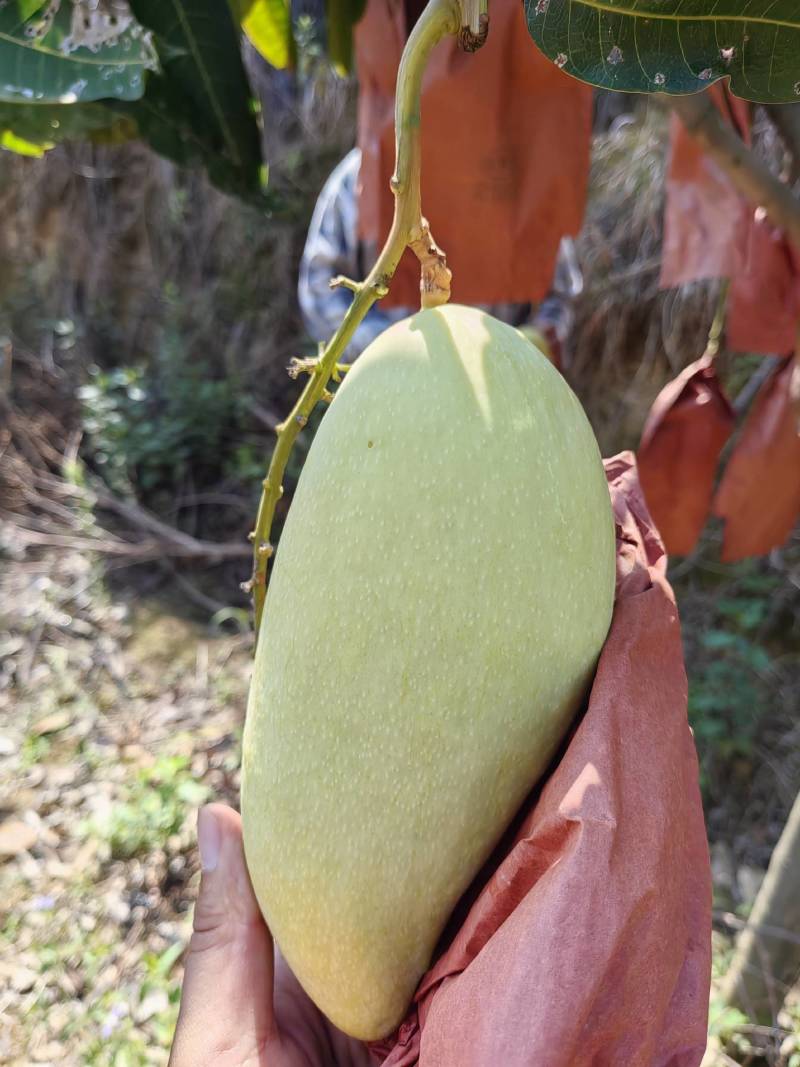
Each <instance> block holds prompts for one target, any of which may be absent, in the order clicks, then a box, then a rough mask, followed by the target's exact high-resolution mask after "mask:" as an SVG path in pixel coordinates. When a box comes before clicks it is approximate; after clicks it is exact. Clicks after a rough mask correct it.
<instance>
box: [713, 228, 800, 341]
mask: <svg viewBox="0 0 800 1067" xmlns="http://www.w3.org/2000/svg"><path fill="white" fill-rule="evenodd" d="M798 325H800V252H798V251H797V250H796V249H795V248H794V246H793V245H792V244H791V243H790V242H789V241H788V240H787V239H786V236H785V234H784V233H783V230H779V229H776V228H775V227H774V226H773V225H772V223H771V222H770V221H769V219H767V218H765V217H762V216H761V215H760V214H758V213H755V214H754V216H753V219H752V221H751V224H750V229H749V233H748V249H747V257H746V267H745V268H744V269H743V270H741V271H740V272H739V273H738V274H736V276H735V277H734V278H733V279H732V280H731V288H730V293H729V297H728V318H727V328H726V336H727V341H728V346H729V347H730V348H731V349H733V350H734V351H737V352H764V353H767V352H774V353H776V354H777V355H780V356H784V355H786V353H787V352H792V351H793V350H794V346H795V339H796V337H797V329H798Z"/></svg>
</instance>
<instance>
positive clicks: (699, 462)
mask: <svg viewBox="0 0 800 1067" xmlns="http://www.w3.org/2000/svg"><path fill="white" fill-rule="evenodd" d="M734 422H735V416H734V413H733V409H732V408H731V405H730V403H729V401H728V398H727V397H726V396H725V393H724V391H723V389H722V385H721V384H720V381H719V379H718V377H717V372H716V370H715V369H714V362H713V359H712V358H711V356H710V355H708V354H707V355H704V356H703V357H702V359H699V360H697V362H695V363H690V364H689V366H688V367H686V369H685V370H684V371H682V372H681V374H679V375H678V377H677V378H675V379H674V381H671V382H669V384H668V385H666V386H664V388H663V389H662V390H661V392H660V393H659V394H658V396H657V397H656V400H655V403H654V404H653V406H652V408H651V409H650V414H649V416H648V418H647V422H646V423H645V427H644V430H643V432H642V441H641V444H640V445H639V450H638V452H637V456H636V459H637V463H638V465H639V480H640V482H641V486H642V489H643V491H644V495H645V499H646V501H647V506H648V508H649V509H650V514H651V515H652V516H653V520H654V522H655V524H656V526H657V528H658V531H659V533H660V534H661V537H662V538H663V540H664V544H665V546H666V548H667V551H668V552H669V553H670V555H676V556H686V555H688V554H689V553H690V552H691V551H692V549H693V548H694V546H695V545H696V543H697V539H698V538H699V536H700V534H701V532H702V530H703V527H704V526H705V524H706V521H707V520H708V516H709V514H710V512H711V501H712V499H713V496H714V476H715V474H716V471H717V466H718V464H719V457H720V453H721V452H722V449H723V447H724V446H725V443H726V441H727V440H728V438H729V437H730V435H731V432H732V431H733V427H734Z"/></svg>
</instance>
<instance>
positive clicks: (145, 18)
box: [114, 0, 266, 208]
mask: <svg viewBox="0 0 800 1067" xmlns="http://www.w3.org/2000/svg"><path fill="white" fill-rule="evenodd" d="M131 7H132V9H133V12H134V14H135V15H136V17H137V18H138V20H139V21H140V22H141V23H142V25H143V26H145V27H147V29H148V30H151V31H152V32H153V34H154V39H155V44H156V49H157V51H158V56H159V59H160V61H161V69H160V71H159V72H158V73H155V74H151V75H150V77H149V78H148V81H147V92H146V93H145V96H144V98H143V99H142V100H140V101H137V102H136V103H133V104H123V103H120V104H118V105H114V106H115V109H116V110H117V111H120V112H121V113H123V114H126V115H128V116H129V117H130V118H132V119H134V121H135V122H136V124H137V126H138V127H139V131H140V133H141V136H142V137H144V138H145V139H146V140H147V141H148V142H149V143H150V144H151V145H152V146H153V148H155V150H156V151H157V152H159V153H161V154H162V155H164V156H167V157H168V158H169V159H172V160H174V161H175V162H177V163H181V164H202V165H203V166H205V167H206V168H207V170H208V173H209V175H210V177H211V180H212V181H213V182H214V183H215V184H216V185H217V186H219V187H220V188H221V189H224V190H225V191H227V192H231V193H234V194H235V195H238V196H241V197H243V198H245V199H251V200H254V201H256V202H257V203H258V204H259V205H260V206H261V207H262V208H263V207H264V206H265V203H266V201H265V198H264V195H263V188H264V181H265V168H264V165H263V161H262V156H261V138H260V131H259V126H258V120H257V105H256V104H255V102H254V101H253V99H252V93H251V91H250V86H249V84H248V81H247V76H246V74H245V71H244V66H243V64H242V58H241V54H240V47H239V34H238V27H237V25H236V22H235V21H234V16H233V13H232V11H231V8H230V6H229V5H228V4H227V3H221V2H220V0H132V3H131Z"/></svg>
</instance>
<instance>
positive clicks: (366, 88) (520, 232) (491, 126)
mask: <svg viewBox="0 0 800 1067" xmlns="http://www.w3.org/2000/svg"><path fill="white" fill-rule="evenodd" d="M406 6H407V5H406V4H404V3H402V2H399V0H368V3H367V9H366V12H365V14H364V17H363V18H362V19H361V21H360V22H359V23H358V25H357V26H356V31H355V46H356V66H357V69H358V80H359V103H358V144H359V147H360V148H361V151H362V162H361V179H360V191H359V204H358V211H359V233H360V235H361V237H362V238H363V239H364V240H365V241H366V242H367V244H369V245H371V246H374V247H379V246H380V245H381V244H382V243H383V241H384V240H385V238H386V235H387V234H388V232H389V227H390V225H391V221H392V212H393V209H394V200H393V197H392V194H391V191H390V189H389V180H390V178H391V176H392V172H393V169H394V151H395V145H394V90H395V78H396V75H397V68H398V66H399V63H400V53H401V51H402V48H403V44H404V42H405V38H406ZM490 19H491V21H490V29H489V37H488V39H487V42H486V44H485V45H484V46H483V47H482V48H481V49H479V51H477V52H475V53H474V54H473V55H465V54H464V53H463V52H461V51H459V49H458V46H457V44H456V42H455V40H454V39H452V38H450V39H448V40H446V41H443V42H442V43H441V44H439V45H437V47H436V48H435V50H434V51H433V53H432V55H431V59H430V62H429V64H428V69H427V70H426V73H425V80H424V82H423V89H422V132H421V138H422V209H423V213H424V214H425V216H426V218H428V219H429V220H430V222H431V227H432V230H433V235H434V237H435V238H436V241H437V243H438V244H439V245H440V246H441V247H442V248H443V249H444V251H445V252H446V254H447V262H448V266H449V267H450V268H451V270H452V271H453V299H454V300H457V301H459V302H461V303H464V304H492V305H496V304H503V303H527V302H529V301H533V302H538V301H539V300H541V299H542V297H544V296H545V295H546V293H547V292H548V290H549V289H550V287H551V285H552V281H553V272H554V269H555V261H556V256H557V254H558V247H559V244H560V242H561V239H562V237H564V236H565V235H568V234H576V233H577V232H578V230H579V229H580V227H581V223H582V221H583V212H584V206H585V203H586V190H587V186H588V180H589V150H590V144H591V127H592V89H591V88H590V87H589V86H587V85H584V84H582V83H581V82H579V81H576V80H575V79H574V78H570V77H568V76H567V75H565V74H564V73H563V72H562V71H560V70H559V69H558V67H556V66H555V65H554V64H553V63H552V62H551V61H550V60H549V59H546V58H545V56H543V55H542V54H541V53H540V52H539V50H538V49H537V48H534V47H533V46H532V44H531V40H530V37H529V35H528V30H527V26H526V24H525V12H524V10H523V6H522V5H521V4H520V3H517V2H516V0H493V2H492V8H491V12H490ZM384 304H385V305H387V306H394V307H418V306H419V264H418V262H417V260H416V259H415V257H414V255H413V253H412V252H410V251H406V253H405V255H404V257H403V259H402V260H401V262H400V266H399V267H398V269H397V273H396V274H395V277H394V280H393V282H392V286H391V289H390V291H389V295H388V296H387V297H386V298H385V299H384Z"/></svg>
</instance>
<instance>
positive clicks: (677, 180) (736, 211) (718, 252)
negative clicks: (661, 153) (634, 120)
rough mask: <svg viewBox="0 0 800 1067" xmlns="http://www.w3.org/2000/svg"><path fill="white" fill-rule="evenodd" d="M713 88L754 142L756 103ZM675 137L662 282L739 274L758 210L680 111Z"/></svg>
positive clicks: (669, 283) (673, 122) (680, 282)
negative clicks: (752, 115)
mask: <svg viewBox="0 0 800 1067" xmlns="http://www.w3.org/2000/svg"><path fill="white" fill-rule="evenodd" d="M707 92H708V95H709V96H710V98H711V100H712V101H713V103H714V105H715V106H716V107H717V109H718V110H719V111H720V112H721V113H722V114H723V115H726V116H728V118H729V119H730V121H731V123H732V125H734V126H735V127H736V129H737V130H738V132H739V134H740V135H741V136H742V138H743V140H744V141H745V143H746V144H750V105H749V104H748V103H747V102H746V101H744V100H739V99H738V98H737V97H735V96H732V95H731V93H730V92H729V91H728V90H727V89H726V88H725V87H724V86H723V85H722V84H717V85H715V86H713V87H712V88H711V89H709V90H707ZM670 136H671V142H672V148H671V154H670V161H669V167H668V170H667V183H666V190H667V200H666V207H665V211H664V247H663V250H662V259H661V282H660V284H661V287H662V288H664V289H668V288H671V287H672V286H677V285H687V284H689V283H691V282H696V281H698V280H700V279H702V278H729V277H732V276H735V275H737V274H738V273H739V272H740V271H742V270H744V269H745V267H746V265H747V250H748V233H749V227H750V220H751V218H752V214H753V209H752V207H751V206H750V205H749V204H748V203H747V201H746V200H744V199H743V198H742V197H741V196H740V195H739V193H738V192H737V191H736V189H734V187H733V185H731V182H730V179H729V178H728V175H727V173H726V172H725V171H724V170H723V169H722V167H721V166H720V165H719V164H718V163H717V162H716V161H715V160H714V159H712V158H711V157H710V156H708V155H706V153H705V152H704V151H703V149H702V147H701V145H700V143H699V142H698V141H697V140H696V139H695V138H694V137H692V135H691V134H690V133H689V131H688V130H687V129H686V127H685V126H684V125H683V123H682V122H681V120H680V119H679V118H678V117H677V115H673V116H672V120H671V127H670Z"/></svg>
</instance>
